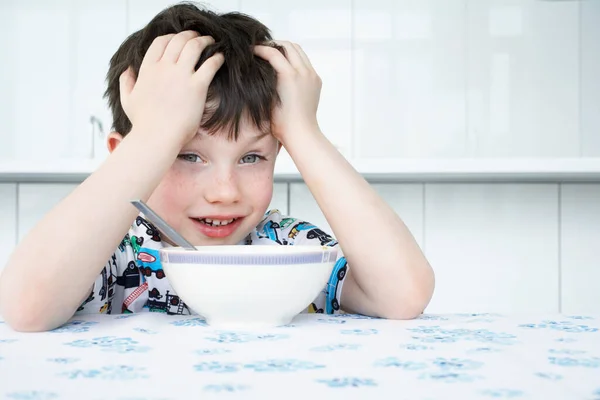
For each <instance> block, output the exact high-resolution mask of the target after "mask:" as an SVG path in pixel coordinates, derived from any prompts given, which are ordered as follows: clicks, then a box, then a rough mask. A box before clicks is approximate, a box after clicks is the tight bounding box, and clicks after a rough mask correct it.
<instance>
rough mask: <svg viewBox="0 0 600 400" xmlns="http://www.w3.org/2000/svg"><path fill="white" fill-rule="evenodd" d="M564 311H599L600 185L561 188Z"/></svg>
mask: <svg viewBox="0 0 600 400" xmlns="http://www.w3.org/2000/svg"><path fill="white" fill-rule="evenodd" d="M560 217H561V251H560V255H561V258H560V266H561V311H562V312H563V313H565V314H585V313H596V314H597V313H599V312H600V268H599V267H598V265H599V260H600V254H599V252H598V249H599V248H600V185H599V184H563V185H562V189H561V214H560Z"/></svg>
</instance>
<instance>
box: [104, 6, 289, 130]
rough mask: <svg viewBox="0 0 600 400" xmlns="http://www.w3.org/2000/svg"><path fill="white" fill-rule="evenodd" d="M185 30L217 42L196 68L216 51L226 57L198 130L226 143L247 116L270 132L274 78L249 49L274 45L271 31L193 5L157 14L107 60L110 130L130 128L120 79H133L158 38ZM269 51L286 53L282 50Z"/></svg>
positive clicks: (250, 21)
mask: <svg viewBox="0 0 600 400" xmlns="http://www.w3.org/2000/svg"><path fill="white" fill-rule="evenodd" d="M185 30H194V31H196V32H198V33H199V34H200V35H210V36H212V37H213V38H214V39H215V43H214V44H213V45H210V46H208V47H207V48H206V49H205V50H204V51H203V53H202V55H201V57H200V59H199V60H198V63H197V64H196V69H198V67H199V66H200V65H202V63H203V62H204V61H205V60H206V59H208V58H209V57H210V56H212V55H213V54H215V53H217V52H220V53H222V54H223V55H224V58H225V62H224V64H223V66H221V68H220V69H219V71H218V72H217V74H216V75H215V77H214V78H213V80H212V83H211V84H210V86H209V90H208V95H207V102H206V103H207V105H210V106H211V107H210V112H208V113H206V112H205V115H204V116H203V121H202V124H201V127H202V128H203V129H206V130H207V131H208V132H209V134H214V133H216V132H217V131H220V130H227V131H228V138H229V139H234V140H237V138H238V136H239V128H240V122H241V120H242V118H244V117H246V116H247V117H248V118H249V120H250V121H251V122H252V123H253V124H254V125H255V126H256V127H258V128H259V129H260V130H262V131H265V130H268V129H269V128H270V122H271V110H272V109H273V107H274V106H276V105H278V104H279V102H280V99H279V96H278V94H277V88H276V84H277V75H276V72H275V70H274V69H273V67H272V66H271V65H270V64H269V63H268V62H267V61H265V60H263V59H261V58H259V57H257V56H255V55H254V54H253V52H252V48H253V46H254V45H257V44H267V43H268V42H269V41H270V40H272V37H271V32H270V30H269V29H268V28H267V27H266V26H265V25H263V24H262V23H261V22H259V21H257V20H256V19H254V18H252V17H250V16H248V15H245V14H242V13H238V12H231V13H225V14H219V13H216V12H213V11H210V10H208V9H204V8H200V7H199V6H197V5H195V4H194V3H191V2H183V3H179V4H176V5H173V6H170V7H168V8H166V9H164V10H163V11H161V12H160V13H159V14H158V15H156V16H155V17H154V18H153V19H152V20H151V21H150V22H149V23H148V25H146V26H145V27H144V28H142V29H141V30H139V31H137V32H135V33H133V34H131V35H130V36H129V37H128V38H127V39H126V40H125V41H124V42H123V43H122V44H121V46H120V47H119V49H118V50H117V52H116V53H115V54H114V55H113V57H112V58H111V60H110V67H109V70H108V74H107V77H106V80H107V84H108V87H107V89H106V92H105V94H104V97H105V98H108V105H109V107H110V109H111V111H112V115H113V129H114V130H115V131H116V132H119V133H120V134H122V135H124V136H125V135H127V134H128V133H129V132H130V130H131V127H132V125H131V121H130V120H129V118H128V117H127V115H126V114H125V111H123V107H122V106H121V99H120V91H119V77H120V75H121V74H122V73H123V72H124V71H125V70H126V69H127V68H129V67H132V69H133V71H134V74H135V77H137V75H138V73H139V70H140V66H141V64H142V60H143V58H144V55H145V54H146V51H147V50H148V48H149V47H150V45H151V44H152V41H153V40H154V39H155V38H156V37H158V36H162V35H167V34H171V33H179V32H182V31H185ZM271 45H272V44H271ZM272 46H274V47H277V48H278V49H279V50H280V51H282V52H283V51H284V50H283V48H282V47H279V46H275V45H272Z"/></svg>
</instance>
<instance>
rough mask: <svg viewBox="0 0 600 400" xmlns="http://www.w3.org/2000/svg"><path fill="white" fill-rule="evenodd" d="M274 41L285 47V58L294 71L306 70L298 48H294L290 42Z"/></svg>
mask: <svg viewBox="0 0 600 400" xmlns="http://www.w3.org/2000/svg"><path fill="white" fill-rule="evenodd" d="M275 43H277V44H278V45H280V46H283V47H285V52H286V56H287V59H288V61H289V63H290V64H291V65H292V67H294V69H295V70H296V71H298V72H304V71H306V69H307V67H306V64H304V61H303V60H302V57H300V54H298V50H296V48H295V47H294V45H292V44H291V43H290V42H286V41H276V42H275Z"/></svg>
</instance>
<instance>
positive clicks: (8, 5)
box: [0, 0, 76, 161]
mask: <svg viewBox="0 0 600 400" xmlns="http://www.w3.org/2000/svg"><path fill="white" fill-rule="evenodd" d="M75 33H76V32H75V29H74V26H73V25H72V20H71V1H69V0H54V1H46V0H3V1H1V2H0V54H1V56H0V62H1V63H2V73H1V74H0V85H1V86H0V93H2V96H1V98H0V121H2V127H1V129H0V139H1V140H2V146H0V157H1V158H2V159H7V158H9V159H14V158H18V159H26V160H36V161H39V160H55V159H56V158H62V157H68V156H69V151H70V143H69V125H70V123H69V118H70V116H71V110H70V107H71V99H72V98H71V83H72V79H73V76H74V67H73V64H72V60H71V54H72V53H71V40H72V39H73V37H74V35H75Z"/></svg>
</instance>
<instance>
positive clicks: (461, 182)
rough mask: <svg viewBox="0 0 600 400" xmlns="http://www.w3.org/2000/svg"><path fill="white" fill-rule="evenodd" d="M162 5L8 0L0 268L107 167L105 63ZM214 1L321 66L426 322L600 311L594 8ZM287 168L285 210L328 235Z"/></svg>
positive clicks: (3, 35)
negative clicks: (420, 265) (417, 253)
mask: <svg viewBox="0 0 600 400" xmlns="http://www.w3.org/2000/svg"><path fill="white" fill-rule="evenodd" d="M169 4H171V1H168V0H0V95H1V96H0V265H4V263H5V262H6V260H7V259H8V257H9V255H10V252H11V251H12V249H13V247H14V246H15V244H16V243H17V242H18V241H19V240H20V239H21V238H22V237H23V236H24V235H25V234H27V232H28V230H29V229H30V228H31V227H32V226H33V225H34V224H35V223H36V222H37V221H38V220H39V219H40V218H41V217H42V216H43V215H44V214H45V213H46V212H47V211H48V210H50V208H51V207H53V206H54V205H55V204H56V203H57V202H58V201H60V200H61V199H62V198H63V197H64V196H66V195H67V194H68V193H69V192H70V191H71V190H73V188H74V187H75V186H76V185H77V183H78V182H81V180H83V179H85V177H86V176H87V175H88V174H89V173H90V172H91V171H93V169H94V167H95V166H97V165H98V164H99V163H100V162H101V161H102V160H103V159H104V158H105V157H106V155H107V152H106V149H105V146H104V142H103V136H102V134H103V133H106V132H107V131H108V130H109V129H110V126H111V118H110V115H109V113H108V111H107V108H106V105H105V103H104V100H103V99H102V93H103V91H104V77H105V74H106V70H107V63H108V60H109V58H110V57H111V55H112V54H113V52H114V51H115V50H116V49H117V47H118V46H119V44H120V43H121V42H122V41H123V40H124V39H125V37H126V36H127V35H128V34H130V33H132V32H133V31H135V30H137V29H139V28H141V27H142V26H143V25H144V24H145V23H147V22H148V21H149V20H150V18H151V17H152V16H153V15H155V14H156V13H157V12H158V11H159V10H161V9H162V8H164V7H165V6H167V5H169ZM204 4H209V5H210V6H211V8H213V9H216V10H221V11H229V10H238V11H242V12H246V13H248V14H251V15H253V16H255V17H258V18H259V19H261V20H262V21H263V22H264V23H266V24H267V25H268V26H270V27H271V28H272V30H273V33H274V36H275V37H276V38H278V39H288V40H293V41H296V42H298V43H299V44H300V45H301V46H302V47H303V48H304V49H305V51H306V52H307V53H308V55H309V57H311V60H312V62H313V64H314V66H315V68H316V70H317V72H318V73H319V74H320V75H321V77H322V79H323V90H322V95H321V106H320V110H319V120H320V123H321V127H322V129H323V130H324V132H325V133H326V134H327V136H328V137H329V138H330V139H331V141H332V142H333V143H334V144H335V145H336V146H337V147H338V148H339V150H340V151H341V152H342V153H343V154H344V155H345V156H346V157H347V158H348V159H349V160H350V161H351V162H352V163H353V165H355V167H356V168H357V169H358V170H359V171H360V172H361V173H363V174H364V175H365V177H367V178H368V179H369V180H370V181H371V182H372V183H373V185H374V186H375V188H376V189H377V190H378V191H379V193H381V195H382V196H384V198H385V199H386V200H387V201H388V202H389V203H390V204H391V205H392V206H393V207H394V208H395V210H396V211H397V212H398V213H399V215H400V216H401V217H402V218H403V219H404V221H405V222H406V223H407V225H408V226H409V228H410V229H411V231H412V232H413V234H414V235H415V236H416V238H417V240H418V241H419V243H420V245H421V246H422V248H423V249H424V250H425V252H426V254H427V256H428V258H429V260H430V262H431V264H432V265H433V268H434V269H435V272H436V278H437V287H436V292H435V295H434V298H433V300H432V302H431V304H430V306H429V307H428V309H427V310H426V311H427V312H431V313H435V312H501V313H521V312H525V313H528V312H535V313H544V312H549V313H550V312H564V313H588V312H590V313H591V312H598V311H599V310H600V260H599V257H600V0H581V1H576V0H572V1H568V0H563V1H559V0H554V1H552V0H545V1H544V0H326V1H322V0H304V1H301V2H300V1H294V2H292V1H288V0H285V1H284V0H279V1H275V0H273V1H269V0H214V1H212V2H208V3H204ZM147 157H148V155H145V154H140V155H139V170H140V172H141V173H143V170H144V168H145V166H144V165H145V162H146V160H147ZM276 173H277V175H276V180H277V183H276V188H275V195H274V198H273V206H274V207H278V208H280V209H281V210H282V211H283V212H286V213H290V214H292V215H293V216H295V217H300V218H304V219H306V220H308V221H310V222H313V223H316V224H319V225H322V226H323V227H325V228H329V227H328V225H327V223H326V221H325V219H324V217H323V215H322V214H321V213H320V211H319V209H318V207H317V205H316V203H315V201H314V199H313V198H312V196H311V193H310V192H309V190H308V189H307V188H306V186H305V185H304V184H303V183H302V180H301V178H300V177H299V175H298V173H297V171H296V170H295V168H294V166H293V163H292V162H291V160H290V159H289V157H288V156H287V155H286V154H283V156H282V158H281V159H280V160H279V162H278V165H277V171H276ZM323 173H324V174H327V171H323ZM98 195H99V196H110V192H107V193H98ZM340 201H344V199H340ZM356 224H357V225H358V226H361V227H362V228H363V229H370V230H372V232H373V235H377V226H371V225H370V224H369V221H356ZM82 251H85V250H84V249H82ZM39 261H40V263H43V262H44V260H43V259H41V260H39ZM0 269H1V267H0ZM64 278H65V279H69V277H67V276H65V277H64Z"/></svg>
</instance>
